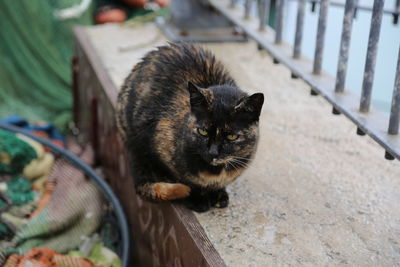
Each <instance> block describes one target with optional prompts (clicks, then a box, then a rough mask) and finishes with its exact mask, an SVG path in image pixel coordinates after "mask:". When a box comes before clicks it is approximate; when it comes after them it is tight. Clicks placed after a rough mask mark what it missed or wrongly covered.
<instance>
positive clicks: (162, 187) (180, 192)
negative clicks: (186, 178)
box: [136, 182, 190, 202]
mask: <svg viewBox="0 0 400 267" xmlns="http://www.w3.org/2000/svg"><path fill="white" fill-rule="evenodd" d="M136 192H137V194H138V195H139V196H141V197H142V198H144V199H146V200H150V201H157V202H158V201H168V200H174V199H180V198H185V197H187V196H189V194H190V187H189V186H187V185H184V184H180V183H165V182H158V183H144V184H140V185H136Z"/></svg>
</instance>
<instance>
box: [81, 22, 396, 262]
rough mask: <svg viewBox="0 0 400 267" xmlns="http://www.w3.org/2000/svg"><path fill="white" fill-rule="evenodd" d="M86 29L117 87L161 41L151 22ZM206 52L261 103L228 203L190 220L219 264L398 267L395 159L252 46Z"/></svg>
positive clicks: (215, 46)
mask: <svg viewBox="0 0 400 267" xmlns="http://www.w3.org/2000/svg"><path fill="white" fill-rule="evenodd" d="M88 33H89V34H90V36H91V39H92V41H93V44H94V46H95V47H96V49H97V50H98V52H99V54H100V55H101V57H102V60H103V62H104V64H105V66H106V68H107V69H108V70H109V72H110V75H111V77H112V79H113V81H114V82H115V84H116V85H117V86H120V85H121V84H122V82H123V79H124V78H125V76H126V75H127V74H128V72H129V71H130V69H131V68H132V67H133V65H134V64H135V63H136V62H137V61H138V60H139V59H140V57H141V56H143V54H144V53H145V52H146V51H149V50H150V49H152V48H153V47H154V46H156V45H159V44H163V43H165V40H164V39H163V37H162V36H161V35H160V33H159V32H158V30H157V29H156V28H155V27H154V26H153V25H146V26H144V27H139V28H129V29H127V28H123V27H120V26H116V25H105V26H96V27H92V28H88ZM207 47H209V48H210V49H211V50H213V51H214V53H215V54H216V55H217V56H218V58H220V59H221V60H222V61H223V62H224V63H225V64H226V66H227V68H228V69H229V70H230V71H231V73H232V75H233V76H234V77H235V78H236V80H237V82H238V84H239V85H240V86H242V87H243V89H244V90H246V91H248V92H258V91H262V92H263V93H264V94H265V97H266V102H265V106H264V108H263V112H262V115H261V139H260V143H259V148H258V153H257V155H256V158H255V160H254V162H253V164H252V165H251V167H250V168H249V169H248V170H247V171H246V172H245V174H243V175H242V177H240V178H239V179H238V180H237V181H235V182H234V183H233V184H231V185H230V186H229V187H228V191H229V192H230V197H231V203H230V206H229V207H228V208H226V209H219V210H213V211H210V212H207V213H202V214H196V216H197V218H198V220H199V221H200V223H201V225H202V226H203V227H204V229H205V231H206V233H207V234H208V236H209V238H210V240H211V241H212V242H213V243H214V246H215V247H216V248H217V250H218V251H219V252H220V254H221V256H222V258H223V259H224V260H225V262H226V263H227V265H228V266H400V243H399V242H400V205H399V203H400V164H399V161H387V160H385V159H384V158H383V154H384V150H383V149H382V148H381V147H380V146H379V145H377V144H376V143H375V142H374V141H372V140H371V139H370V138H369V137H359V136H357V135H356V134H355V131H356V127H355V126H354V125H353V124H352V123H351V122H350V121H349V120H348V119H346V118H345V117H344V116H334V115H332V114H331V106H330V105H329V104H328V103H327V102H326V101H325V100H323V99H321V98H320V97H311V96H310V95H309V88H308V86H307V85H306V84H305V83H304V82H302V81H301V80H293V79H290V72H289V71H288V70H287V69H286V68H285V67H284V66H281V65H274V64H272V59H271V58H270V57H269V56H268V55H266V54H265V53H263V52H259V51H258V50H257V49H256V45H255V44H254V43H246V44H231V43H224V44H212V45H207Z"/></svg>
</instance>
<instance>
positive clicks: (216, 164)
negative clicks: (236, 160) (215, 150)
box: [210, 158, 229, 166]
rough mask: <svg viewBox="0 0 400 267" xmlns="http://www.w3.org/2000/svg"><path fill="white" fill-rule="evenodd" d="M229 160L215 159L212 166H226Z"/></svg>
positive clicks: (211, 163)
mask: <svg viewBox="0 0 400 267" xmlns="http://www.w3.org/2000/svg"><path fill="white" fill-rule="evenodd" d="M228 160H229V159H228V158H225V159H216V158H214V159H213V160H212V161H211V162H210V165H212V166H221V165H226V164H227V163H228Z"/></svg>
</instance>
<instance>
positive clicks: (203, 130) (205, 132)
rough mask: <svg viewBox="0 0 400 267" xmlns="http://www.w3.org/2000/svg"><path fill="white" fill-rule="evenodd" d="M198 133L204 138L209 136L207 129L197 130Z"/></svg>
mask: <svg viewBox="0 0 400 267" xmlns="http://www.w3.org/2000/svg"><path fill="white" fill-rule="evenodd" d="M197 132H198V133H199V134H200V135H202V136H207V135H208V132H207V130H206V129H202V128H197Z"/></svg>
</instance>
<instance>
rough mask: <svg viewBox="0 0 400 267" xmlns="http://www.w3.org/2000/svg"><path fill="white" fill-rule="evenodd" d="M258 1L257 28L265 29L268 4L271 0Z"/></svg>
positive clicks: (267, 18)
mask: <svg viewBox="0 0 400 267" xmlns="http://www.w3.org/2000/svg"><path fill="white" fill-rule="evenodd" d="M258 2H259V5H258V14H259V18H260V26H259V30H260V31H265V27H266V25H267V23H268V20H269V6H270V2H271V0H258Z"/></svg>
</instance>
